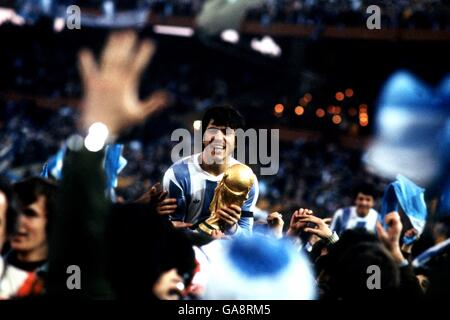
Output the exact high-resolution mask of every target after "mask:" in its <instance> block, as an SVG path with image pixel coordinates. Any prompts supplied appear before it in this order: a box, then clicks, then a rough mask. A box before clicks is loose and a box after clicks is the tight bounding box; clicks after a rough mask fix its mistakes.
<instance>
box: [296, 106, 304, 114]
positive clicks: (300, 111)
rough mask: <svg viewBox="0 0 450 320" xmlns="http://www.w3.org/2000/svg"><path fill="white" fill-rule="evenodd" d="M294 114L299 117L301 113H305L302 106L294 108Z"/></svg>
mask: <svg viewBox="0 0 450 320" xmlns="http://www.w3.org/2000/svg"><path fill="white" fill-rule="evenodd" d="M294 112H295V114H296V115H298V116H301V115H302V114H303V113H305V109H304V108H303V107H302V106H297V107H295V110H294Z"/></svg>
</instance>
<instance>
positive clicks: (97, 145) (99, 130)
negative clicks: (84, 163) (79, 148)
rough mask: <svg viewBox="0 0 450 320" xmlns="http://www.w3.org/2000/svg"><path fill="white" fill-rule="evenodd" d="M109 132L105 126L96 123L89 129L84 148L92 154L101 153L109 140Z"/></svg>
mask: <svg viewBox="0 0 450 320" xmlns="http://www.w3.org/2000/svg"><path fill="white" fill-rule="evenodd" d="M108 134H109V130H108V128H107V127H106V125H105V124H103V123H101V122H95V123H94V124H92V125H91V126H90V127H89V131H88V135H87V137H86V138H85V139H84V146H85V147H86V149H88V150H89V151H91V152H97V151H100V150H101V149H102V148H103V147H104V145H105V142H106V139H107V138H108Z"/></svg>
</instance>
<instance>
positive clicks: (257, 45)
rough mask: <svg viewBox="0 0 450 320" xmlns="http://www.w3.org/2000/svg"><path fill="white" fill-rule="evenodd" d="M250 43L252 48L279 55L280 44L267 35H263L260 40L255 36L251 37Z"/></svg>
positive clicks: (275, 55) (271, 54)
mask: <svg viewBox="0 0 450 320" xmlns="http://www.w3.org/2000/svg"><path fill="white" fill-rule="evenodd" d="M250 45H251V47H252V49H253V50H255V51H258V52H260V53H262V54H267V55H270V56H274V57H279V56H280V55H281V48H280V46H279V45H278V44H277V43H276V42H275V41H274V40H273V39H272V38H271V37H269V36H265V37H263V38H262V39H261V40H258V39H256V38H255V39H252V42H251V44H250Z"/></svg>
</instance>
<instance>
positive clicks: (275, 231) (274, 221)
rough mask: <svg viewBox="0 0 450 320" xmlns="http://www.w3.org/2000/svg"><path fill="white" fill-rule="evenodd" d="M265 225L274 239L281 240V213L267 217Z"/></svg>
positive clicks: (274, 213) (273, 213) (282, 224)
mask: <svg viewBox="0 0 450 320" xmlns="http://www.w3.org/2000/svg"><path fill="white" fill-rule="evenodd" d="M267 225H268V227H269V230H270V232H271V234H272V235H273V236H274V237H275V238H281V237H282V236H283V226H284V221H283V216H282V215H281V213H278V212H272V213H271V214H269V215H268V216H267Z"/></svg>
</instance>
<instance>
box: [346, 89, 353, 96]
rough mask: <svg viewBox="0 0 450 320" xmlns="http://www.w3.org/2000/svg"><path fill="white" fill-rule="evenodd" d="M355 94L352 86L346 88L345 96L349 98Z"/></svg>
mask: <svg viewBox="0 0 450 320" xmlns="http://www.w3.org/2000/svg"><path fill="white" fill-rule="evenodd" d="M353 94H354V92H353V89H352V88H348V89H345V96H346V97H347V98H351V97H353Z"/></svg>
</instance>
